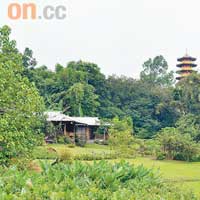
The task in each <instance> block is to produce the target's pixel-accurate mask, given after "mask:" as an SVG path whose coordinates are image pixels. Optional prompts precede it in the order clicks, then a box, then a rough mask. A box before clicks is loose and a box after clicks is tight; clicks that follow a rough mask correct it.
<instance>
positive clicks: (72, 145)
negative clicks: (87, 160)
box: [67, 144, 76, 148]
mask: <svg viewBox="0 0 200 200" xmlns="http://www.w3.org/2000/svg"><path fill="white" fill-rule="evenodd" d="M67 146H68V147H69V148H75V147H76V145H75V144H68V145H67Z"/></svg>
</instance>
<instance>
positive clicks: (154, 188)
mask: <svg viewBox="0 0 200 200" xmlns="http://www.w3.org/2000/svg"><path fill="white" fill-rule="evenodd" d="M41 168H42V173H38V172H33V171H28V170H25V171H19V170H18V169H17V168H15V167H12V168H9V169H5V170H4V169H2V170H0V183H1V184H0V199H49V200H51V199H52V200H53V199H69V200H125V199H130V200H132V199H138V200H147V199H148V200H159V199H165V200H175V199H184V200H197V198H196V197H195V196H194V195H193V194H191V193H188V192H185V191H180V189H178V188H176V187H174V186H172V185H170V186H169V185H168V184H166V183H164V182H163V181H162V179H161V178H160V176H159V175H158V174H156V173H155V172H154V171H152V170H148V169H146V168H144V167H143V166H138V167H135V166H132V165H130V164H129V163H127V162H120V163H115V164H113V165H112V164H109V163H108V162H105V161H101V162H94V163H93V164H91V163H90V164H86V163H82V162H73V163H72V164H69V163H68V164H63V163H60V164H57V165H54V166H51V165H50V164H48V163H44V162H42V163H41Z"/></svg>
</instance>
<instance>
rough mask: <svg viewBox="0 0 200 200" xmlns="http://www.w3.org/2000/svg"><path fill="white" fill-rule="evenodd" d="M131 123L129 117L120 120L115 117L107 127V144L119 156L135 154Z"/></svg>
mask: <svg viewBox="0 0 200 200" xmlns="http://www.w3.org/2000/svg"><path fill="white" fill-rule="evenodd" d="M132 127H133V123H132V119H131V118H124V119H122V120H120V119H119V118H117V117H115V118H114V119H113V120H112V121H111V127H110V129H109V145H110V146H111V148H112V149H113V150H115V151H116V152H117V153H118V155H119V157H120V156H121V157H127V156H128V155H129V156H130V157H133V156H135V149H134V146H133V144H134V141H135V140H134V137H133V129H132Z"/></svg>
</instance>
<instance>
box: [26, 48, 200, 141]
mask: <svg viewBox="0 0 200 200" xmlns="http://www.w3.org/2000/svg"><path fill="white" fill-rule="evenodd" d="M23 61H24V67H25V72H24V73H25V76H27V77H28V78H29V80H30V81H31V82H33V83H34V84H35V85H36V87H37V88H38V90H39V92H40V94H41V96H42V97H43V98H44V100H45V105H46V109H47V110H61V111H64V113H66V114H68V115H72V116H98V117H100V118H107V119H111V118H114V117H116V116H118V117H119V118H123V117H128V116H129V117H131V118H132V120H133V125H134V132H135V133H136V134H137V135H138V136H139V137H141V138H152V136H154V135H155V134H156V133H157V132H158V131H160V130H161V129H162V128H165V127H174V126H175V124H176V123H177V121H178V120H179V119H180V118H181V117H184V116H186V115H195V118H196V117H197V116H198V115H199V109H200V76H199V75H198V74H194V75H191V76H190V77H189V78H187V79H185V80H182V81H180V82H179V83H177V84H175V79H174V73H173V72H172V71H170V72H169V71H168V64H167V61H166V60H165V59H164V57H163V56H156V57H155V58H154V59H149V60H147V61H146V62H145V63H144V64H143V70H142V71H141V73H140V78H139V79H138V80H136V79H133V78H131V77H126V76H120V77H119V76H116V75H112V76H108V77H106V76H105V75H104V74H103V73H102V72H101V70H100V68H99V67H98V66H97V65H96V64H93V63H89V62H83V61H78V62H69V63H68V64H67V65H66V66H62V65H61V64H57V65H56V66H55V71H51V70H49V69H48V67H46V66H41V67H35V66H36V60H35V59H34V58H33V52H32V51H31V50H30V49H28V48H27V49H26V50H25V52H24V54H23ZM122 67H123V66H122ZM133 73H134V71H133ZM186 119H187V117H186ZM195 123H197V122H196V120H195Z"/></svg>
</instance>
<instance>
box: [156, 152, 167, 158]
mask: <svg viewBox="0 0 200 200" xmlns="http://www.w3.org/2000/svg"><path fill="white" fill-rule="evenodd" d="M156 159H157V160H165V159H166V154H165V153H161V152H159V153H158V154H157V157H156Z"/></svg>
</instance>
